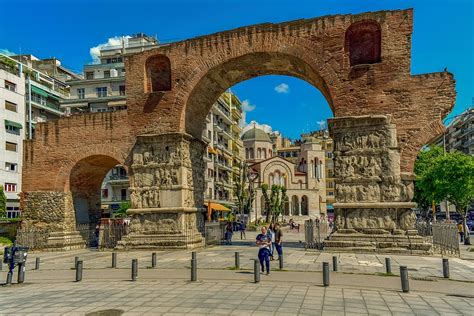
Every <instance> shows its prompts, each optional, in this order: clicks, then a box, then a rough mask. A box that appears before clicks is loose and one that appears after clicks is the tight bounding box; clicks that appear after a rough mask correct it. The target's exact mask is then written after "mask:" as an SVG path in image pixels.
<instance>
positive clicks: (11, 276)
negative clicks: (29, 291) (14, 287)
mask: <svg viewBox="0 0 474 316" xmlns="http://www.w3.org/2000/svg"><path fill="white" fill-rule="evenodd" d="M12 281H13V271H8V273H7V282H6V283H5V285H7V286H8V285H11V284H12Z"/></svg>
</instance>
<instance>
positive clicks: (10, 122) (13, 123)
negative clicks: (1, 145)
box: [5, 120, 23, 129]
mask: <svg viewBox="0 0 474 316" xmlns="http://www.w3.org/2000/svg"><path fill="white" fill-rule="evenodd" d="M5 126H13V127H16V128H19V129H21V128H23V126H21V124H20V123H17V122H13V121H9V120H5Z"/></svg>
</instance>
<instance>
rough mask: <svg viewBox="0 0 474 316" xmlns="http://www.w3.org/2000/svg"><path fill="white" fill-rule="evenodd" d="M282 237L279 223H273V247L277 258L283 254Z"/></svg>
mask: <svg viewBox="0 0 474 316" xmlns="http://www.w3.org/2000/svg"><path fill="white" fill-rule="evenodd" d="M282 237H283V232H282V231H281V228H280V224H278V223H275V248H276V251H277V253H278V259H280V258H281V256H283V246H282V243H281V242H282Z"/></svg>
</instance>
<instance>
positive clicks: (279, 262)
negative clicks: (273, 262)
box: [278, 254, 283, 270]
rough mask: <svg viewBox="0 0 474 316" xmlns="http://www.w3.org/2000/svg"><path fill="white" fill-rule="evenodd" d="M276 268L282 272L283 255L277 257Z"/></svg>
mask: <svg viewBox="0 0 474 316" xmlns="http://www.w3.org/2000/svg"><path fill="white" fill-rule="evenodd" d="M278 267H279V268H280V270H283V254H281V255H279V256H278Z"/></svg>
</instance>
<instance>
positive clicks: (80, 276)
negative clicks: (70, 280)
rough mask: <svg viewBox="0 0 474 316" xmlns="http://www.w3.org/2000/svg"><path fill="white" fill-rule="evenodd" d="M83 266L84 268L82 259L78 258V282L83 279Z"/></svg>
mask: <svg viewBox="0 0 474 316" xmlns="http://www.w3.org/2000/svg"><path fill="white" fill-rule="evenodd" d="M76 258H77V257H76ZM82 268H83V265H82V260H77V264H76V282H80V281H82Z"/></svg>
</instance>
